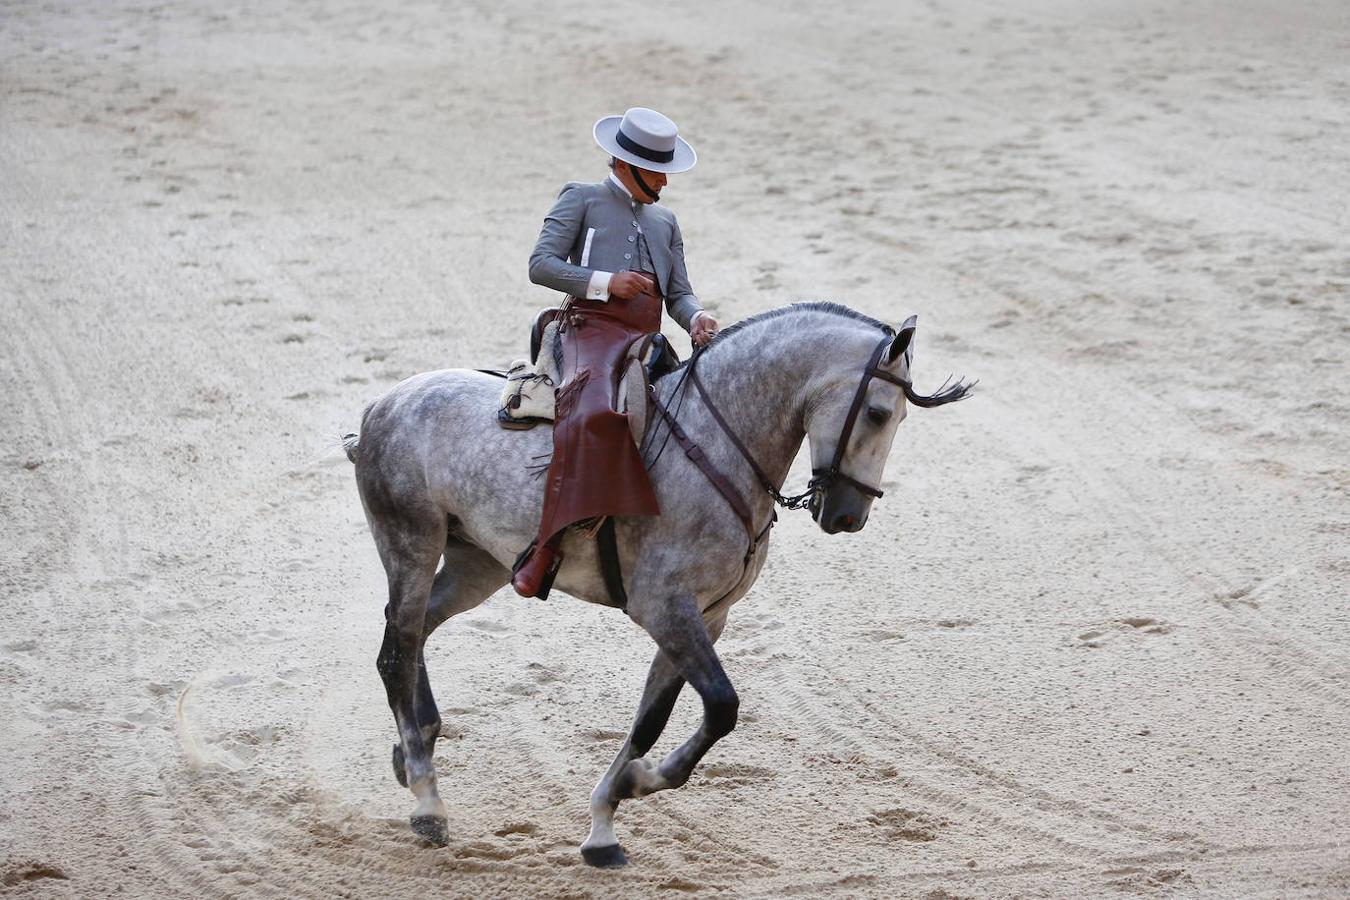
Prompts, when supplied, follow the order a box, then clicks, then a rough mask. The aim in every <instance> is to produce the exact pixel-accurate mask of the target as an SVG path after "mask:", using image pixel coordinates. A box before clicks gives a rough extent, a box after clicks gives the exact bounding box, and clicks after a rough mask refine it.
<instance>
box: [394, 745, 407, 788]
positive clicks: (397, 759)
mask: <svg viewBox="0 0 1350 900" xmlns="http://www.w3.org/2000/svg"><path fill="white" fill-rule="evenodd" d="M394 777H395V778H397V779H398V783H399V784H401V785H403V786H404V787H407V786H408V769H407V767H406V766H405V765H403V746H402V745H401V744H395V745H394Z"/></svg>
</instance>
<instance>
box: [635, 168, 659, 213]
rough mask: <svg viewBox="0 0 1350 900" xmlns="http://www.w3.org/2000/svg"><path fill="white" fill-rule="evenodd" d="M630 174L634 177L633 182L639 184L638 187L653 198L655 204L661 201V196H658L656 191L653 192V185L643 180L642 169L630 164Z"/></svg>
mask: <svg viewBox="0 0 1350 900" xmlns="http://www.w3.org/2000/svg"><path fill="white" fill-rule="evenodd" d="M628 172H629V174H630V175H632V176H633V180H634V181H636V182H637V186H638V188H639V189H640V190H641V191H642V193H644V194H646V195H647V196H648V197H650V198H652V202H653V203H655V202H656V201H658V200H660V199H661V195H660V194H658V193H657V192H656V191H654V190H652V189H651V185H649V184H647V182H645V181H643V180H642V170H641V169H639V168H638V167H637V166H634V165H631V164H630V165H629V166H628Z"/></svg>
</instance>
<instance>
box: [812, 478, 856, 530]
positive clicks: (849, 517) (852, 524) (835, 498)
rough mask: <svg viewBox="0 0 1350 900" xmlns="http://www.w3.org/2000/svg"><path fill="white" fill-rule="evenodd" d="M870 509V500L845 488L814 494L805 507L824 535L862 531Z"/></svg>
mask: <svg viewBox="0 0 1350 900" xmlns="http://www.w3.org/2000/svg"><path fill="white" fill-rule="evenodd" d="M841 495H842V496H841ZM870 507H871V498H869V497H864V496H863V495H862V494H861V493H859V492H858V491H854V490H850V489H848V488H847V487H845V488H843V489H833V490H827V491H824V492H822V493H819V494H816V495H815V496H814V497H812V498H811V502H810V503H809V504H808V505H807V508H808V509H810V510H811V518H813V519H815V520H816V524H817V525H819V526H820V529H821V530H822V531H824V532H825V533H826V534H838V533H839V532H841V531H843V532H847V533H849V534H854V533H856V532H859V531H862V530H863V526H864V525H866V524H867V514H868V512H869V511H870Z"/></svg>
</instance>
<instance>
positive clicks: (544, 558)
mask: <svg viewBox="0 0 1350 900" xmlns="http://www.w3.org/2000/svg"><path fill="white" fill-rule="evenodd" d="M559 543H561V542H560V541H558V540H556V539H555V540H552V541H549V542H548V543H546V544H544V545H543V546H542V547H540V546H536V547H535V549H534V552H533V553H530V552H529V551H526V553H527V554H528V555H527V556H526V557H525V561H524V562H523V563H522V564H521V565H519V566H518V567H517V568H516V571H515V574H513V575H512V576H511V587H513V588H515V589H516V593H517V594H519V595H520V596H522V597H538V598H539V599H540V600H547V599H548V592H549V589H550V588H552V587H553V577H554V576H555V575H557V574H558V567H559V566H561V565H562V551H561V550H560V549H559V547H558V544H559Z"/></svg>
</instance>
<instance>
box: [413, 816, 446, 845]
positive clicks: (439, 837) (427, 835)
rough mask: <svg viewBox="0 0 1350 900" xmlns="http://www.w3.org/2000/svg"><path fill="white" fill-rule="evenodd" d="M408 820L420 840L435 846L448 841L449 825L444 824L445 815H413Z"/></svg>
mask: <svg viewBox="0 0 1350 900" xmlns="http://www.w3.org/2000/svg"><path fill="white" fill-rule="evenodd" d="M409 821H410V822H411V824H412V830H413V831H414V832H415V833H416V834H417V836H418V837H420V838H422V840H424V841H427V842H428V843H431V844H435V845H436V846H437V847H444V846H445V845H446V844H448V843H450V827H449V826H448V825H447V824H446V821H445V816H413V817H412V819H410V820H409Z"/></svg>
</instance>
